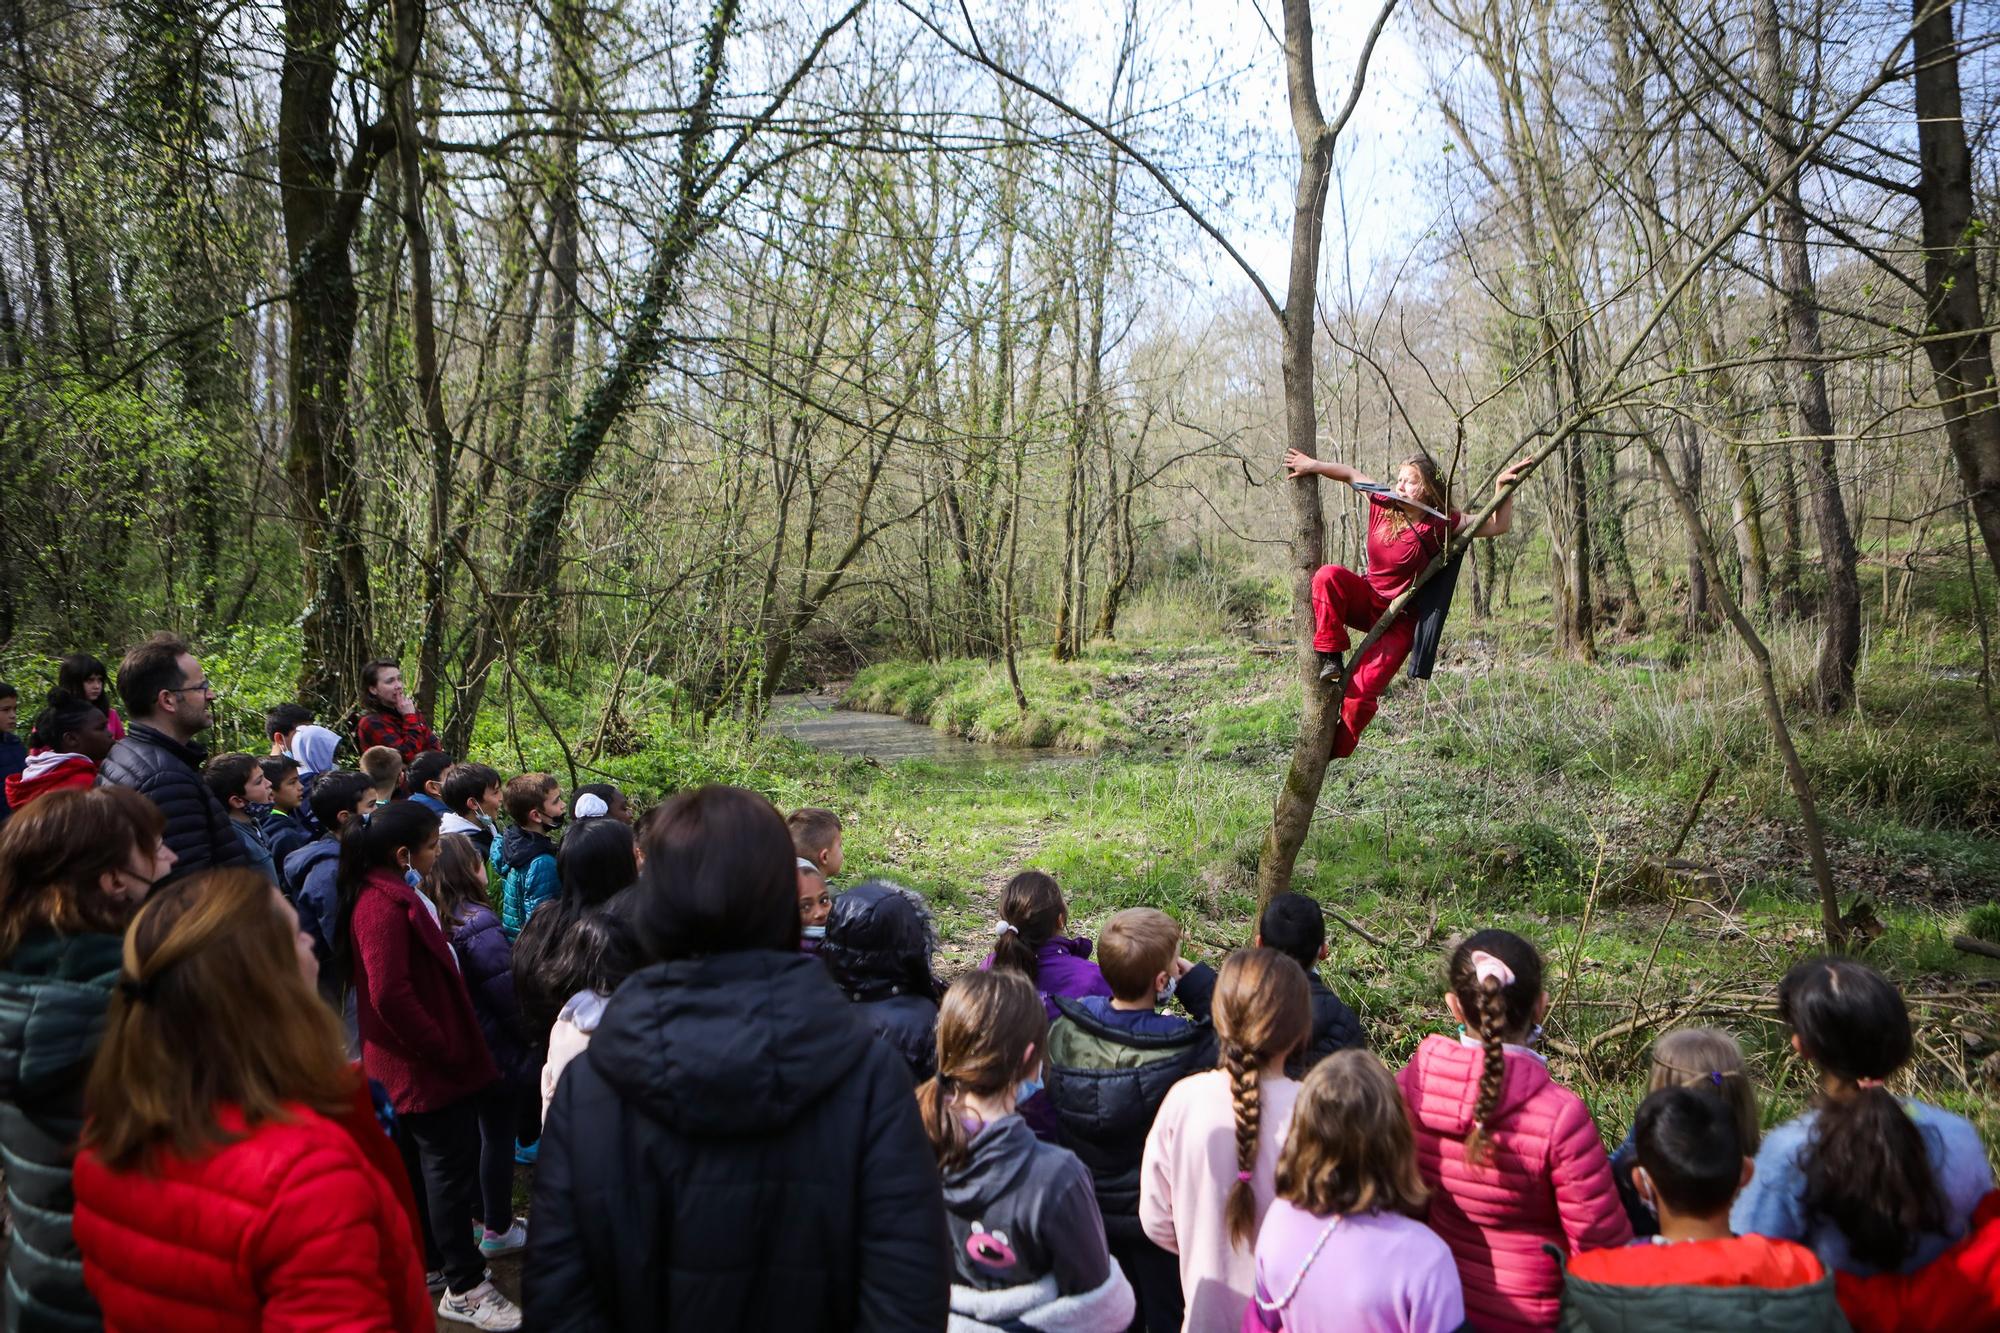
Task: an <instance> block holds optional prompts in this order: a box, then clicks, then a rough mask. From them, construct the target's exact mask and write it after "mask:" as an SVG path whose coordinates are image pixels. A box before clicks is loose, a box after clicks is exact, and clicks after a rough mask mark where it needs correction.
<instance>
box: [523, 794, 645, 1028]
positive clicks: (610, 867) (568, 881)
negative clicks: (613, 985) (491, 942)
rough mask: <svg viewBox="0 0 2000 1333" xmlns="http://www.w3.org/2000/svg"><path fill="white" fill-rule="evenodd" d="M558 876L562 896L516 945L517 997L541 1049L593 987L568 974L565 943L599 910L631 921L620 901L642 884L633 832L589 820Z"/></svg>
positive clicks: (567, 842) (569, 841)
mask: <svg viewBox="0 0 2000 1333" xmlns="http://www.w3.org/2000/svg"><path fill="white" fill-rule="evenodd" d="M556 876H557V878H558V879H559V880H560V881H561V885H562V888H561V892H560V894H559V895H558V896H557V898H556V900H555V901H554V902H553V903H550V904H549V905H548V906H547V907H544V908H543V909H542V910H541V911H539V912H537V913H535V919H534V920H532V921H530V922H529V923H528V924H527V925H525V926H523V927H522V928H521V933H520V935H519V936H518V937H517V938H516V939H515V940H514V994H515V995H516V996H517V997H519V999H520V1001H521V1013H522V1014H523V1016H525V1018H526V1019H527V1024H528V1032H529V1035H530V1036H531V1037H532V1038H534V1040H535V1044H536V1046H537V1047H539V1046H540V1044H541V1043H542V1041H544V1040H545V1039H546V1038H547V1037H548V1035H549V1025H550V1024H552V1023H554V1022H555V1021H556V1014H557V1012H558V1011H559V1010H560V1009H561V1008H562V1006H563V1002H564V1001H566V1000H567V999H569V997H570V996H572V995H574V994H576V993H577V992H578V991H579V990H583V989H585V988H586V986H587V984H588V981H587V979H579V978H578V977H576V975H575V974H574V973H572V972H570V971H568V970H566V966H565V963H564V959H563V956H562V955H563V953H564V940H565V937H566V936H567V935H568V934H569V931H570V928H571V927H572V926H573V925H574V924H575V923H576V920H577V918H579V917H582V916H585V915H587V914H589V913H591V912H595V911H598V910H599V909H605V910H611V911H618V912H621V913H622V914H623V915H624V916H626V917H627V918H629V915H630V913H629V910H628V909H629V904H630V898H629V895H628V896H627V897H624V898H620V897H619V895H621V894H624V893H625V891H626V890H628V889H630V888H631V887H632V884H633V881H635V880H637V879H638V878H639V858H638V853H637V848H636V846H635V845H634V843H633V839H632V830H631V829H630V828H628V827H627V826H625V825H624V824H620V823H619V822H618V821H617V820H615V819H586V820H584V821H583V822H582V823H581V824H578V825H577V826H576V827H575V828H573V829H571V830H570V831H569V836H568V837H566V838H564V839H563V843H562V850H560V851H559V852H557V853H556ZM614 899H617V900H618V901H617V904H616V906H612V902H613V900H614ZM605 993H606V994H607V995H608V994H610V992H609V991H608V990H607V991H606V992H605Z"/></svg>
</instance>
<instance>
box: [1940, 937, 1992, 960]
mask: <svg viewBox="0 0 2000 1333" xmlns="http://www.w3.org/2000/svg"><path fill="white" fill-rule="evenodd" d="M1951 947H1952V948H1954V949H1960V950H1963V951H1964V952H1966V953H1976V954H1979V955H1980V956H1982V957H1985V958H2000V944H1988V943H1987V942H1986V941H1985V940H1975V939H1973V938H1972V936H1970V935H1954V936H1952V937H1951Z"/></svg>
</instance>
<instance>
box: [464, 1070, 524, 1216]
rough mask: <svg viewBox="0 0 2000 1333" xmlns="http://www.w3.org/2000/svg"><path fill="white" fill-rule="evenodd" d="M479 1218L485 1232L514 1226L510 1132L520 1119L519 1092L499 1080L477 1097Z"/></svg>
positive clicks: (512, 1143)
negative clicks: (482, 1222)
mask: <svg viewBox="0 0 2000 1333" xmlns="http://www.w3.org/2000/svg"><path fill="white" fill-rule="evenodd" d="M475 1100H476V1101H477V1102H478V1103H479V1200H480V1204H481V1208H480V1217H481V1220H483V1221H484V1222H485V1223H486V1229H487V1230H488V1231H495V1232H499V1231H505V1230H507V1228H509V1227H511V1226H513V1225H514V1131H515V1129H516V1128H517V1126H518V1125H519V1122H520V1119H521V1089H520V1086H519V1085H518V1084H515V1083H511V1082H509V1081H508V1080H506V1079H504V1078H503V1079H501V1080H500V1081H499V1082H498V1083H495V1084H494V1085H493V1086H492V1087H490V1088H488V1089H487V1090H486V1091H484V1092H482V1093H480V1094H479V1096H478V1097H477V1098H476V1099H475Z"/></svg>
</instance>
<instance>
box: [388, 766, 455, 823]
mask: <svg viewBox="0 0 2000 1333" xmlns="http://www.w3.org/2000/svg"><path fill="white" fill-rule="evenodd" d="M399 757H400V756H399ZM451 766H452V758H451V756H450V755H448V754H446V753H445V752H444V751H443V750H425V751H424V752H423V753H422V754H419V755H418V756H417V757H416V758H415V759H412V760H411V761H410V762H409V765H408V766H407V767H406V768H405V769H404V771H403V773H404V781H405V784H406V785H407V786H408V787H409V789H410V799H411V800H413V801H415V802H416V803H417V804H418V805H421V806H422V807H423V808H424V809H426V810H428V811H430V812H431V813H432V814H434V815H436V816H437V817H438V818H439V819H443V818H444V817H445V816H446V815H448V814H450V813H451V808H450V807H449V806H447V805H446V804H445V803H444V799H443V792H442V790H441V789H442V787H443V785H444V775H445V773H446V771H447V770H449V769H450V768H451Z"/></svg>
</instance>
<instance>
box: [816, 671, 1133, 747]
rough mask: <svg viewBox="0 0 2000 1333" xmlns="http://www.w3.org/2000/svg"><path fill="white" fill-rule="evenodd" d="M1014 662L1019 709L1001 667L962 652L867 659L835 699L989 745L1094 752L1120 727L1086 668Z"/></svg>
mask: <svg viewBox="0 0 2000 1333" xmlns="http://www.w3.org/2000/svg"><path fill="white" fill-rule="evenodd" d="M1113 660H1115V659H1113ZM1094 664H1095V665H1096V666H1099V667H1102V666H1104V665H1105V664H1106V659H1105V658H1103V657H1098V658H1096V659H1094ZM1019 668H1020V671H1021V677H1022V686H1023V690H1024V692H1025V693H1026V694H1027V696H1028V699H1029V705H1028V707H1027V708H1026V709H1025V710H1024V709H1022V708H1021V707H1020V706H1019V704H1018V703H1017V702H1016V700H1015V698H1014V692H1013V689H1012V687H1011V686H1010V685H1009V684H1008V682H1007V677H1006V672H1005V671H1004V670H1003V669H1001V668H998V667H996V666H994V665H993V664H992V663H989V662H984V661H979V660H976V659H970V658H959V659H956V660H953V661H948V662H887V663H883V664H881V665H879V666H871V667H868V668H866V669H864V670H863V671H862V672H861V673H860V674H859V675H857V676H856V677H855V678H854V683H853V684H852V685H850V686H849V687H848V689H847V692H846V694H845V695H844V696H843V698H842V700H841V702H842V704H844V705H845V706H846V707H848V708H858V709H861V710H862V711H864V712H870V713H893V714H896V715H897V716H899V717H906V718H908V719H909V720H910V721H912V722H923V723H928V724H929V725H931V726H933V727H935V728H937V729H938V730H939V731H942V732H945V733H947V734H948V735H952V736H963V737H964V738H965V739H967V740H971V741H980V742H987V743H992V744H995V745H1015V746H1024V747H1031V748H1053V749H1058V750H1067V751H1072V752H1075V753H1081V754H1095V753H1097V752H1098V751H1100V750H1102V749H1104V748H1105V747H1106V746H1107V745H1110V744H1113V743H1115V742H1116V741H1117V740H1118V739H1120V738H1122V737H1123V736H1125V735H1126V734H1127V727H1126V725H1125V721H1124V719H1123V718H1121V717H1120V716H1119V714H1118V711H1117V710H1116V709H1115V708H1113V707H1110V706H1109V705H1107V704H1104V703H1102V702H1100V701H1099V700H1097V699H1096V698H1095V697H1094V696H1093V695H1092V692H1091V689H1090V678H1089V675H1088V674H1087V673H1086V672H1083V671H1072V670H1063V669H1061V668H1059V667H1057V666H1056V665H1055V664H1053V663H1051V662H1048V661H1047V660H1045V659H1039V658H1038V659H1033V660H1026V661H1022V662H1020V663H1019Z"/></svg>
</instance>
